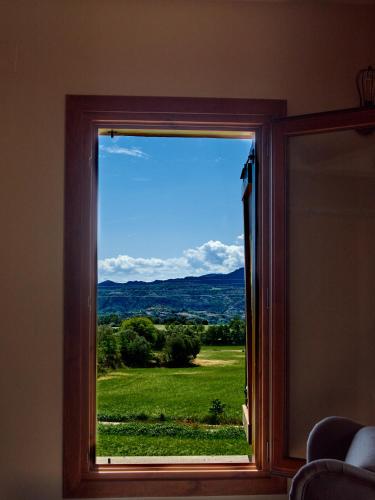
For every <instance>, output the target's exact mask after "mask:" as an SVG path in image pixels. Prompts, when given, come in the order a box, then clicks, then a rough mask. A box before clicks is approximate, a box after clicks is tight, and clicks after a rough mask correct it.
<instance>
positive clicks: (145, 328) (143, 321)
mask: <svg viewBox="0 0 375 500" xmlns="http://www.w3.org/2000/svg"><path fill="white" fill-rule="evenodd" d="M129 328H131V329H132V330H134V331H135V332H136V333H137V334H138V335H139V336H141V337H144V338H145V339H146V340H147V342H149V343H150V344H151V346H154V345H155V342H156V340H157V335H158V331H157V329H156V327H155V325H154V323H153V322H152V321H151V319H150V318H145V317H134V318H129V319H126V320H124V321H123V322H122V323H121V327H120V332H121V331H124V330H128V329H129Z"/></svg>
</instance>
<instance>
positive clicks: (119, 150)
mask: <svg viewBox="0 0 375 500" xmlns="http://www.w3.org/2000/svg"><path fill="white" fill-rule="evenodd" d="M99 149H100V150H101V151H105V152H106V153H110V154H115V155H127V156H135V157H137V158H144V159H148V158H150V155H148V154H147V153H145V152H144V151H142V150H141V149H139V148H133V147H131V148H124V147H122V146H118V145H117V144H114V145H113V146H103V145H101V146H99Z"/></svg>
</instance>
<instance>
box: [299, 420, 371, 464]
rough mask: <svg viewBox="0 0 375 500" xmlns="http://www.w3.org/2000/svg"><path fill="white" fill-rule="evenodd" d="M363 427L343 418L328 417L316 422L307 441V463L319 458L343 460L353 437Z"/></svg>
mask: <svg viewBox="0 0 375 500" xmlns="http://www.w3.org/2000/svg"><path fill="white" fill-rule="evenodd" d="M362 427H363V425H361V424H358V423H357V422H354V421H353V420H350V419H348V418H344V417H328V418H325V419H323V420H321V421H320V422H318V423H317V424H316V425H315V426H314V427H313V429H312V431H311V432H310V435H309V437H308V440H307V462H312V461H313V460H319V459H321V458H333V459H336V460H345V456H346V453H347V451H348V449H349V446H350V443H351V442H352V440H353V437H354V435H355V434H356V433H357V432H358V431H359V429H361V428H362Z"/></svg>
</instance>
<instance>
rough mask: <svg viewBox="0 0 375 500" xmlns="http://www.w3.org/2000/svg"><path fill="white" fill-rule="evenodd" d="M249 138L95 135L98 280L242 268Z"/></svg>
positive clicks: (180, 275)
mask: <svg viewBox="0 0 375 500" xmlns="http://www.w3.org/2000/svg"><path fill="white" fill-rule="evenodd" d="M250 144H251V142H250V140H246V139H206V138H171V137H163V138H158V137H135V136H133V137H131V136H130V137H119V136H117V137H114V138H113V139H111V137H109V136H100V137H99V227H98V260H99V262H98V270H99V281H103V280H104V279H111V280H113V281H118V282H125V281H129V280H143V281H152V280H154V279H167V278H176V277H183V276H187V275H189V276H191V275H195V276H199V275H201V274H207V273H210V272H230V271H232V270H234V269H236V268H238V267H240V266H241V265H242V263H243V241H242V239H241V235H242V233H243V224H242V206H241V181H240V179H239V177H240V173H241V169H242V166H243V164H244V162H245V161H246V158H247V155H248V152H249V149H250Z"/></svg>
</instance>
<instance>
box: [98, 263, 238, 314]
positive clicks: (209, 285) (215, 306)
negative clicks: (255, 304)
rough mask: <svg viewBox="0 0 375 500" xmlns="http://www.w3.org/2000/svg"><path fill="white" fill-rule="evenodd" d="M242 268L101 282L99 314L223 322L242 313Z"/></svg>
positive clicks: (99, 287) (99, 286) (99, 288)
mask: <svg viewBox="0 0 375 500" xmlns="http://www.w3.org/2000/svg"><path fill="white" fill-rule="evenodd" d="M244 286H245V282H244V269H243V267H242V268H240V269H236V270H235V271H233V272H231V273H228V274H205V275H203V276H188V277H186V278H176V279H168V280H156V281H152V282H150V283H148V282H145V281H128V282H127V283H116V282H114V281H110V280H107V281H103V282H102V283H99V285H98V313H99V315H104V314H110V313H116V314H119V315H120V316H122V317H128V316H134V315H148V316H151V317H153V318H160V319H166V318H169V317H172V316H181V317H183V316H184V317H186V318H188V319H201V320H207V321H208V322H209V323H224V322H227V321H229V320H230V319H232V318H234V317H235V316H240V317H243V316H244Z"/></svg>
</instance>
